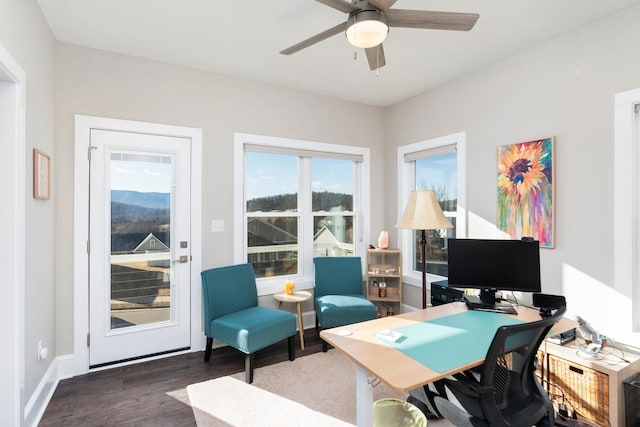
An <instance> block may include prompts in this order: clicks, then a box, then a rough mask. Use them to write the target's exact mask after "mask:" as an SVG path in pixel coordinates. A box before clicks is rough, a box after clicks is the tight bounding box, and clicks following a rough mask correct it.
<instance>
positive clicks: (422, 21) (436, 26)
mask: <svg viewBox="0 0 640 427" xmlns="http://www.w3.org/2000/svg"><path fill="white" fill-rule="evenodd" d="M385 14H386V15H387V22H388V24H389V26H390V27H402V28H426V29H429V30H456V31H469V30H470V29H472V28H473V26H474V25H475V23H476V21H477V20H478V18H479V17H480V15H478V14H477V13H459V12H434V11H429V10H406V9H391V10H387V11H386V12H385Z"/></svg>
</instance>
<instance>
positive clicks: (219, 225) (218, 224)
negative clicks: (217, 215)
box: [211, 219, 224, 233]
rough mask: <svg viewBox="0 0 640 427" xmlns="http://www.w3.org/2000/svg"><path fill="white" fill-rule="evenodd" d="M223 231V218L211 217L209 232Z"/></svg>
mask: <svg viewBox="0 0 640 427" xmlns="http://www.w3.org/2000/svg"><path fill="white" fill-rule="evenodd" d="M223 231H224V220H222V219H212V220H211V232H212V233H222V232H223Z"/></svg>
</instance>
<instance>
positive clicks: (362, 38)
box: [345, 10, 389, 49]
mask: <svg viewBox="0 0 640 427" xmlns="http://www.w3.org/2000/svg"><path fill="white" fill-rule="evenodd" d="M388 33H389V26H388V25H387V22H386V18H385V16H384V14H383V13H381V12H377V11H375V10H363V11H360V12H357V13H354V14H352V15H350V16H349V20H348V21H347V30H346V31H345V34H346V35H347V40H349V43H351V45H352V46H355V47H359V48H363V49H367V48H370V47H374V46H378V45H379V44H380V43H382V42H383V41H384V40H385V39H386V38H387V34H388Z"/></svg>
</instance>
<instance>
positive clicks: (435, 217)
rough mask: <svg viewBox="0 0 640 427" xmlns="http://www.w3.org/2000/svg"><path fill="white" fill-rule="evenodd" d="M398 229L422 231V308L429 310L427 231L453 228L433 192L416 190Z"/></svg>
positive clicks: (412, 193) (399, 222)
mask: <svg viewBox="0 0 640 427" xmlns="http://www.w3.org/2000/svg"><path fill="white" fill-rule="evenodd" d="M396 227H397V228H406V229H412V230H421V231H422V237H421V239H420V251H421V257H422V308H427V276H426V274H427V261H426V260H427V258H426V256H427V233H426V230H440V229H443V228H453V225H451V223H450V222H449V220H448V219H447V218H446V217H445V216H444V213H443V212H442V209H441V208H440V203H439V202H438V199H437V198H436V193H435V192H434V191H433V190H414V191H412V192H411V197H410V198H409V202H408V203H407V206H406V207H405V209H404V213H403V214H402V217H401V218H400V221H398V224H397V225H396Z"/></svg>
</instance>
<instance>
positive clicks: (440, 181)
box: [413, 152, 458, 276]
mask: <svg viewBox="0 0 640 427" xmlns="http://www.w3.org/2000/svg"><path fill="white" fill-rule="evenodd" d="M415 174H416V176H415V182H416V189H417V190H433V191H434V192H435V193H436V197H437V198H438V201H439V202H440V207H441V208H442V210H443V211H444V212H446V213H447V217H448V219H449V221H450V222H451V224H452V225H453V228H451V229H444V230H428V231H427V249H426V255H427V256H426V264H427V273H431V274H437V275H439V276H447V274H448V272H447V250H446V249H447V247H446V243H447V238H448V237H453V236H455V235H456V228H455V227H456V218H455V214H456V211H457V209H458V185H457V177H458V171H457V154H456V153H455V152H454V153H447V154H441V155H438V156H430V157H425V158H422V159H418V160H416V162H415ZM413 234H414V244H415V246H414V247H415V251H414V266H415V269H416V271H422V254H421V247H420V240H421V236H422V232H420V231H414V233H413Z"/></svg>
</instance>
